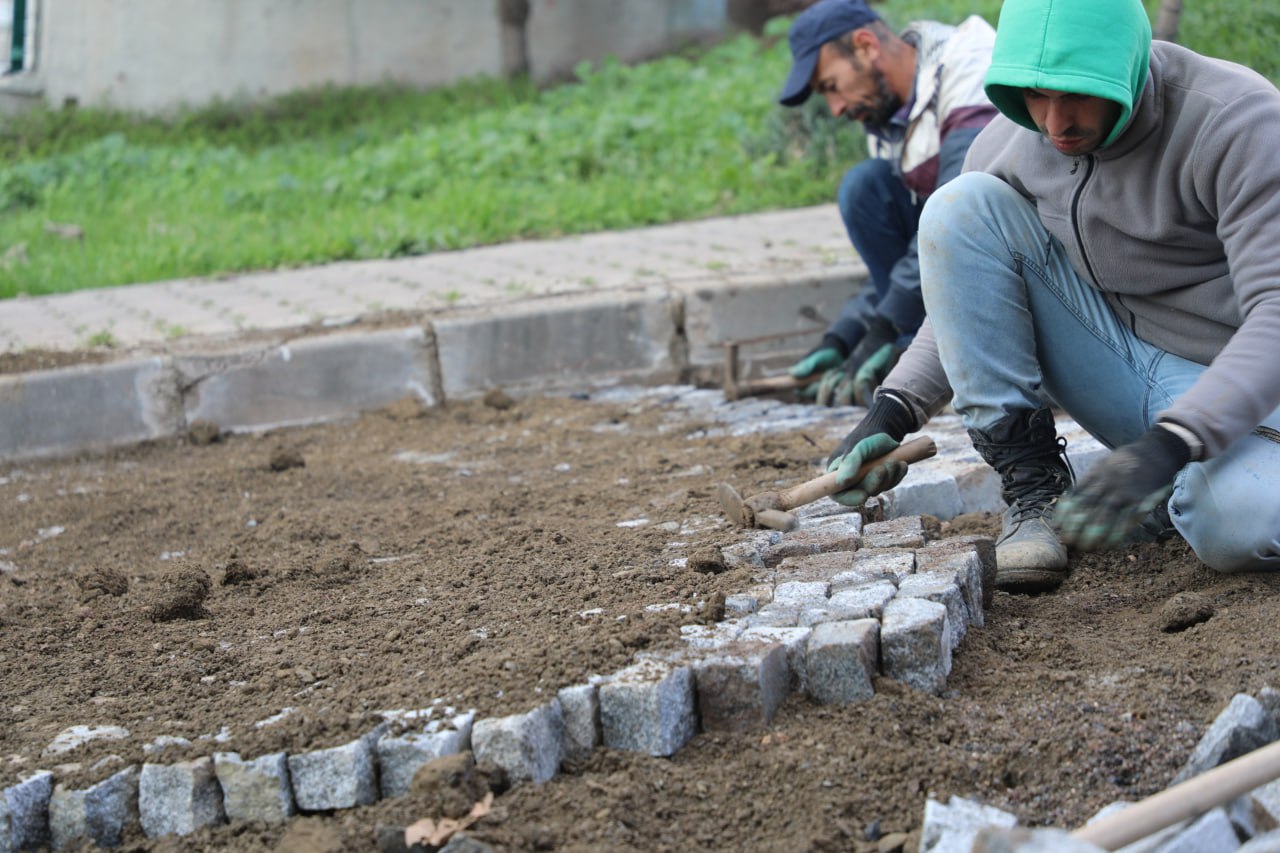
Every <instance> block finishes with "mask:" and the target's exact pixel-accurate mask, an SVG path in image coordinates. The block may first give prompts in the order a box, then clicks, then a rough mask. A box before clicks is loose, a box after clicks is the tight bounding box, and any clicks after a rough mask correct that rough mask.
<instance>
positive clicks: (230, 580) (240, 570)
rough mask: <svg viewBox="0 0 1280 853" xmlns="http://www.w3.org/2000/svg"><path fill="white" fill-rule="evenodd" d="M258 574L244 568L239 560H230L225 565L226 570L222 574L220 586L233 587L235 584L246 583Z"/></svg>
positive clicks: (254, 570)
mask: <svg viewBox="0 0 1280 853" xmlns="http://www.w3.org/2000/svg"><path fill="white" fill-rule="evenodd" d="M260 574H261V573H260V572H259V571H258V570H257V569H254V568H251V567H249V566H246V565H245V564H244V563H242V562H240V561H239V560H231V561H230V562H228V563H227V568H226V569H225V570H224V571H223V573H222V585H223V586H235V585H236V584H242V583H248V582H249V581H251V580H253V579H254V578H256V577H258V576H259V575H260Z"/></svg>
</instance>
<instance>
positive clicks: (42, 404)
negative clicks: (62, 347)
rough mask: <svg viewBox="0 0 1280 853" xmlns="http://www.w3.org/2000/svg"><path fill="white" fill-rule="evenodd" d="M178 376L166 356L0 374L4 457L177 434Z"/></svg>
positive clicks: (68, 451)
mask: <svg viewBox="0 0 1280 853" xmlns="http://www.w3.org/2000/svg"><path fill="white" fill-rule="evenodd" d="M179 401H180V394H179V389H178V376H177V373H176V372H175V371H174V369H173V363H172V361H171V360H169V359H166V358H148V359H142V360H131V361H123V362H118V363H114V364H99V365H83V366H79V367H70V368H63V369H59V370H42V371H36V372H32V373H26V374H18V375H14V376H0V459H22V458H31V457H41V456H61V455H67V454H72V453H79V452H82V451H85V450H103V449H106V448H111V447H120V446H124V445H129V444H137V443H139V442H143V441H149V440H152V439H156V438H163V437H166V436H170V435H175V434H177V432H178V431H179V429H180V427H181V424H182V408H181V405H180V402H179Z"/></svg>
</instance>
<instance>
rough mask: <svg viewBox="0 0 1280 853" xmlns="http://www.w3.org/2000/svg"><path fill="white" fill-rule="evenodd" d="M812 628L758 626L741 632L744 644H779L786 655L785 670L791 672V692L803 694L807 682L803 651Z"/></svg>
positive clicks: (807, 643)
mask: <svg viewBox="0 0 1280 853" xmlns="http://www.w3.org/2000/svg"><path fill="white" fill-rule="evenodd" d="M812 634H813V629H812V628H800V627H777V626H769V625H759V626H757V627H754V628H748V629H747V630H745V631H743V632H742V640H743V641H744V642H764V643H781V644H782V647H783V649H785V650H786V653H787V668H788V669H789V670H790V671H791V691H792V692H793V693H804V692H805V685H806V684H807V683H808V682H807V675H806V673H805V649H806V648H807V647H808V645H809V637H810V636H811V635H812Z"/></svg>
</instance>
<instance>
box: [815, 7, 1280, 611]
mask: <svg viewBox="0 0 1280 853" xmlns="http://www.w3.org/2000/svg"><path fill="white" fill-rule="evenodd" d="M985 88H986V92H987V95H988V97H989V98H990V99H991V102H992V103H993V104H995V106H996V107H997V108H998V109H999V111H1000V113H1001V115H1000V116H998V117H997V118H995V119H994V120H993V121H992V122H991V123H990V124H989V125H988V126H987V127H986V129H984V130H983V131H982V133H981V134H979V135H978V138H977V139H976V140H975V141H974V143H973V145H972V147H971V148H970V149H969V153H968V156H967V158H966V160H965V165H964V168H963V173H962V174H961V175H960V176H958V177H957V178H956V179H955V180H953V181H951V182H950V183H948V184H947V185H946V186H945V187H942V188H941V189H940V190H939V191H938V192H936V193H935V194H934V195H933V196H931V197H930V199H929V201H928V202H927V204H926V205H925V209H924V211H923V214H922V217H921V223H920V232H919V254H920V271H921V287H922V291H923V294H924V302H925V307H926V310H927V313H928V320H927V321H926V323H925V325H924V326H923V327H922V328H921V331H920V333H919V334H918V335H917V336H916V339H915V340H914V341H913V343H912V345H911V347H910V348H909V349H908V351H907V352H906V353H905V354H904V355H903V357H902V359H901V360H900V361H899V362H898V365H897V366H896V367H895V368H894V370H893V371H892V373H890V374H889V376H888V377H886V378H885V380H884V382H883V384H882V385H881V387H880V390H879V391H878V392H877V394H876V398H875V401H874V403H873V404H872V406H871V408H870V409H869V411H868V413H867V415H866V417H865V418H864V419H863V420H862V422H860V423H859V424H858V425H857V427H856V428H855V429H854V430H853V431H852V432H851V433H850V434H849V435H848V436H847V437H846V438H845V440H844V441H843V442H842V443H841V444H840V446H839V447H838V448H837V449H836V452H835V454H833V459H832V462H831V467H832V469H833V470H838V471H839V472H840V481H841V484H842V485H844V486H846V487H847V490H846V492H845V493H844V498H845V499H846V500H848V501H852V502H857V501H860V500H866V498H867V497H869V496H870V495H872V494H875V493H877V492H879V491H882V490H884V489H886V488H890V487H892V486H893V485H895V484H896V482H897V481H898V480H899V479H901V476H902V474H903V473H904V472H903V471H902V470H901V469H900V468H897V469H895V468H892V467H885V466H880V469H874V470H873V471H872V472H871V473H870V474H868V475H866V476H865V477H864V478H862V479H861V480H856V479H855V478H856V473H855V472H856V471H857V470H858V468H859V467H860V466H861V464H862V462H863V461H865V460H867V459H871V458H873V457H875V456H878V455H880V454H882V453H884V452H886V451H887V450H889V449H891V448H892V447H894V446H896V444H897V443H898V442H900V441H901V440H902V438H903V437H904V436H905V435H906V434H907V433H909V432H912V431H914V430H916V429H919V428H921V427H922V426H923V425H924V423H925V422H926V421H927V420H928V418H929V417H931V416H932V415H933V414H934V413H936V412H937V411H938V410H939V409H940V408H941V407H942V406H943V405H944V404H945V403H946V401H947V400H948V399H951V402H952V404H953V406H954V407H955V409H956V411H957V412H959V413H960V415H961V416H962V417H963V420H964V424H965V427H966V428H967V430H968V432H969V436H970V437H971V439H972V440H973V444H974V447H975V449H976V450H977V451H978V453H979V454H980V455H981V456H982V458H983V459H984V460H985V461H986V462H987V463H988V464H990V466H991V467H992V468H994V469H995V471H996V473H997V474H998V475H999V479H1000V484H1001V492H1002V495H1003V497H1004V500H1005V503H1006V504H1007V506H1008V509H1007V510H1006V511H1005V513H1004V517H1003V524H1002V530H1001V533H1000V537H999V539H998V540H997V544H996V564H997V574H996V584H997V586H999V587H1001V588H1003V589H1006V590H1010V591H1044V590H1048V589H1052V588H1054V587H1056V586H1057V585H1058V584H1060V583H1062V581H1063V580H1064V579H1065V578H1066V577H1067V576H1068V571H1069V560H1068V556H1069V555H1068V547H1074V548H1076V549H1080V550H1091V549H1099V548H1116V547H1127V546H1129V545H1130V544H1131V543H1134V542H1137V541H1143V540H1146V541H1150V540H1152V539H1160V538H1167V537H1170V536H1173V535H1181V536H1182V537H1183V538H1185V539H1186V541H1187V542H1188V543H1189V544H1190V545H1191V547H1192V549H1193V550H1194V551H1195V553H1196V554H1197V556H1199V558H1200V559H1201V560H1202V561H1203V562H1204V563H1206V564H1207V565H1208V566H1210V567H1212V568H1214V569H1217V570H1219V571H1224V572H1231V571H1245V570H1274V569H1277V568H1280V358H1277V356H1276V353H1277V351H1280V157H1277V156H1276V149H1275V144H1276V143H1275V140H1277V139H1280V91H1277V89H1276V87H1275V86H1274V85H1273V84H1272V83H1271V82H1269V81H1268V80H1266V79H1265V78H1263V77H1262V76H1260V75H1258V74H1256V73H1255V72H1253V71H1252V70H1250V69H1248V68H1245V67H1243V66H1240V65H1237V64H1234V63H1231V62H1226V61H1223V60H1219V59H1213V58H1210V57H1206V56H1202V55H1200V54H1197V53H1194V52H1192V51H1190V50H1187V49H1185V48H1183V47H1180V46H1178V45H1176V44H1171V43H1167V42H1162V41H1153V40H1152V38H1151V28H1150V22H1149V20H1148V18H1147V13H1146V10H1145V9H1144V8H1143V5H1142V3H1141V2H1140V0H1006V2H1005V3H1004V6H1003V8H1002V9H1001V12H1000V21H999V25H998V27H997V34H996V42H995V47H994V49H993V53H992V62H991V66H990V68H989V69H988V71H987V74H986V79H985ZM1053 407H1058V408H1060V409H1061V410H1062V411H1063V412H1065V413H1066V414H1067V415H1069V416H1070V417H1071V418H1072V419H1074V420H1075V421H1076V422H1077V423H1078V424H1079V425H1080V426H1082V427H1083V428H1084V429H1085V430H1087V431H1088V432H1089V433H1090V434H1092V435H1093V436H1094V437H1095V438H1097V439H1098V440H1099V442H1101V443H1102V444H1103V445H1105V446H1106V447H1107V448H1110V449H1111V451H1110V452H1109V453H1108V454H1107V455H1106V456H1104V457H1102V458H1101V459H1092V460H1090V459H1084V458H1077V459H1075V466H1074V467H1075V470H1074V471H1073V466H1072V465H1071V464H1070V462H1069V460H1068V456H1067V454H1066V452H1065V449H1064V448H1065V442H1064V441H1063V440H1062V439H1060V438H1059V437H1058V434H1057V417H1056V415H1055V412H1054V411H1053ZM1090 463H1093V464H1090ZM1085 469H1087V470H1085Z"/></svg>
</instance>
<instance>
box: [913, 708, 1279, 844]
mask: <svg viewBox="0 0 1280 853" xmlns="http://www.w3.org/2000/svg"><path fill="white" fill-rule="evenodd" d="M1276 740H1280V691H1276V690H1274V689H1272V688H1264V689H1263V690H1262V691H1261V692H1260V693H1259V694H1258V696H1257V697H1256V698H1255V697H1253V696H1250V695H1248V694H1247V693H1240V694H1237V695H1236V696H1235V697H1233V698H1232V700H1231V702H1230V704H1228V705H1227V707H1226V708H1225V709H1224V710H1223V711H1222V713H1220V714H1219V715H1218V718H1217V719H1216V720H1214V721H1213V725H1211V726H1210V727H1209V730H1208V731H1207V732H1205V735H1204V737H1202V738H1201V739H1200V742H1199V743H1198V744H1197V745H1196V748H1195V750H1194V751H1193V752H1192V754H1191V757H1190V758H1188V759H1187V763H1186V765H1185V766H1184V767H1183V768H1182V770H1181V771H1180V772H1179V773H1178V774H1177V776H1175V777H1174V779H1173V781H1172V783H1171V784H1172V785H1176V784H1178V783H1180V782H1184V781H1186V780H1188V779H1190V778H1192V777H1194V776H1198V775H1200V774H1201V773H1204V772H1206V771H1209V770H1212V769H1213V768H1215V767H1218V766H1220V765H1222V764H1225V763H1226V762H1228V761H1231V760H1232V759H1234V758H1239V757H1240V756H1242V755H1244V754H1246V753H1248V752H1251V751H1253V750H1255V749H1259V748H1261V747H1263V746H1266V745H1267V744H1270V743H1273V742H1274V741H1276ZM1131 805H1132V803H1126V802H1117V803H1112V804H1111V805H1109V806H1107V807H1106V808H1104V809H1102V810H1101V811H1100V812H1098V814H1097V815H1095V816H1094V817H1093V819H1092V820H1091V821H1090V823H1094V822H1096V821H1099V820H1102V819H1103V818H1106V817H1108V816H1110V815H1113V814H1115V813H1116V812H1123V811H1124V810H1125V809H1126V808H1128V807H1130V806H1131ZM1017 823H1018V820H1017V818H1016V817H1015V816H1014V815H1012V814H1009V813H1008V812H1005V811H1002V810H1000V809H997V808H993V807H991V806H985V805H981V804H979V803H975V802H973V801H971V800H965V799H962V798H959V797H952V798H951V800H950V801H949V802H948V803H945V804H943V803H939V802H937V801H935V800H929V801H928V802H926V803H925V810H924V826H923V828H922V830H921V837H920V853H970V851H974V853H1035V851H1044V853H1049V851H1062V853H1098V851H1101V850H1102V849H1103V848H1101V847H1097V846H1095V845H1093V844H1090V843H1087V842H1084V841H1081V840H1079V839H1073V838H1071V837H1070V836H1069V835H1068V833H1066V832H1064V831H1062V830H1058V829H1035V830H1032V829H1027V828H1017ZM1122 849H1123V851H1124V853H1180V851H1187V853H1200V851H1204V853H1209V851H1212V853H1230V851H1239V853H1277V851H1280V779H1277V780H1275V781H1272V782H1269V783H1267V784H1265V785H1262V786H1261V787H1258V788H1256V789H1255V790H1253V791H1250V792H1249V793H1247V794H1245V795H1243V796H1241V797H1238V798H1236V799H1235V800H1232V801H1231V802H1229V803H1228V804H1227V805H1225V806H1220V807H1218V808H1215V809H1212V810H1210V811H1208V812H1206V813H1205V814H1203V815H1200V816H1198V817H1196V818H1193V819H1191V820H1186V821H1182V822H1179V823H1176V824H1174V825H1172V826H1169V827H1166V828H1165V829H1163V830H1160V831H1159V832H1156V833H1154V834H1152V835H1149V836H1147V837H1146V838H1144V839H1142V840H1140V841H1136V842H1134V843H1132V844H1129V845H1127V846H1125V847H1124V848H1122Z"/></svg>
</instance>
